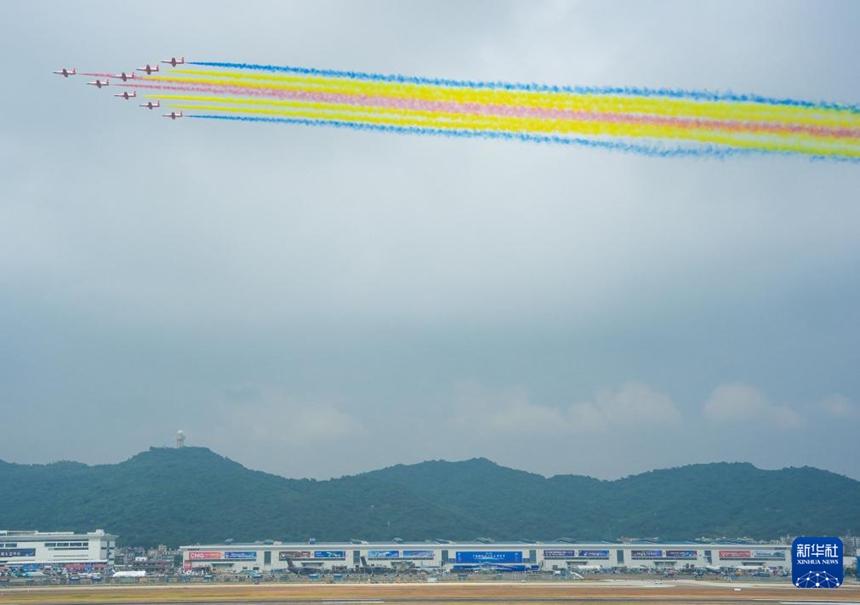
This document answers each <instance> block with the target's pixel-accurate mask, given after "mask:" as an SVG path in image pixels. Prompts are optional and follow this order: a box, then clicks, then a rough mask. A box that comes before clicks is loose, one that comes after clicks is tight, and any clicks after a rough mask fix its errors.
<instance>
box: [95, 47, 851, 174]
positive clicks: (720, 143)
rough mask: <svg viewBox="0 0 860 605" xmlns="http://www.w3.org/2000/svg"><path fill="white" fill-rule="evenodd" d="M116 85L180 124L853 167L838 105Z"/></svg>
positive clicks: (139, 81) (330, 75)
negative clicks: (177, 116) (215, 122)
mask: <svg viewBox="0 0 860 605" xmlns="http://www.w3.org/2000/svg"><path fill="white" fill-rule="evenodd" d="M92 75H96V74H92ZM100 75H105V76H106V75H107V74H100ZM116 85H117V86H123V87H127V88H133V89H136V90H137V89H139V90H140V91H141V92H142V93H143V92H147V91H148V92H149V94H147V95H146V96H147V97H149V98H152V99H160V100H162V102H163V104H164V107H166V108H170V109H173V110H182V111H183V112H184V115H185V116H186V117H200V118H206V119H222V120H231V119H232V120H235V121H245V122H259V123H288V124H301V125H306V126H325V125H328V126H333V127H338V128H349V129H353V130H373V131H377V132H391V133H402V134H413V135H444V136H454V137H465V138H476V137H479V138H490V139H503V140H519V141H529V142H538V143H556V144H568V145H580V146H591V147H596V148H602V149H612V150H619V151H626V152H632V153H639V154H644V155H654V156H660V157H673V156H706V157H726V156H730V155H737V154H749V153H757V154H782V155H805V156H808V157H815V158H826V159H831V160H848V161H860V107H858V106H856V105H846V104H838V103H827V102H811V101H803V100H794V99H780V98H768V97H762V96H757V95H738V94H735V93H715V92H707V91H692V90H679V89H645V88H625V87H616V88H613V87H603V88H596V87H577V86H567V87H564V86H548V85H544V84H514V83H506V82H473V81H467V80H445V79H432V78H421V77H414V76H403V75H383V74H373V73H363V72H348V71H336V70H319V69H311V68H299V67H290V66H283V67H279V66H271V65H254V64H245V63H216V62H195V63H188V64H186V65H183V66H181V67H180V68H178V69H165V70H164V71H162V72H160V73H158V74H152V75H137V76H136V77H135V79H134V80H128V81H126V82H124V83H119V82H117V83H116Z"/></svg>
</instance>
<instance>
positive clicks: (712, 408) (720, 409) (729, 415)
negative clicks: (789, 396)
mask: <svg viewBox="0 0 860 605" xmlns="http://www.w3.org/2000/svg"><path fill="white" fill-rule="evenodd" d="M702 411H703V413H704V415H705V417H706V418H707V419H709V420H712V421H714V422H717V423H721V424H737V423H755V424H768V425H771V426H775V427H777V428H781V429H790V428H797V427H800V426H803V425H804V424H805V422H804V420H803V417H802V416H801V415H800V414H798V413H797V412H795V411H794V410H792V409H790V408H788V407H785V406H779V405H775V404H773V403H771V402H770V401H768V399H767V397H765V395H764V394H763V393H762V392H761V391H759V390H758V389H756V388H755V387H752V386H750V385H747V384H742V383H732V384H724V385H720V386H719V387H717V388H716V389H714V392H713V393H712V394H711V398H710V399H709V400H708V401H707V402H705V405H704V407H703V410H702Z"/></svg>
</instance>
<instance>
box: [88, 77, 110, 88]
mask: <svg viewBox="0 0 860 605" xmlns="http://www.w3.org/2000/svg"><path fill="white" fill-rule="evenodd" d="M87 84H89V85H90V86H97V87H99V88H101V87H102V86H110V78H105V81H104V82H102V81H101V80H96V81H95V82H87Z"/></svg>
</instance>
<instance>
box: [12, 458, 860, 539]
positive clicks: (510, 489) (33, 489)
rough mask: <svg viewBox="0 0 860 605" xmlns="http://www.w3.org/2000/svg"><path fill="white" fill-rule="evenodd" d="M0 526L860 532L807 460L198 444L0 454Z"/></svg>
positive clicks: (171, 532)
mask: <svg viewBox="0 0 860 605" xmlns="http://www.w3.org/2000/svg"><path fill="white" fill-rule="evenodd" d="M0 486H2V489H0V491H2V494H3V496H2V499H3V500H2V503H3V505H2V506H0V528H3V529H38V530H41V531H52V530H63V531H92V530H94V529H96V528H103V529H105V530H106V531H108V532H111V533H115V534H118V535H119V536H120V544H126V545H132V544H133V545H141V546H150V545H155V544H168V545H170V546H177V545H180V544H195V543H209V542H221V541H223V540H224V539H226V538H233V539H235V540H236V541H254V540H263V539H274V540H283V541H291V542H296V541H306V540H308V539H309V538H316V539H317V540H318V541H346V540H349V539H356V538H357V539H363V540H370V541H377V540H378V541H383V540H391V539H393V538H395V537H398V538H402V539H404V540H409V541H424V540H432V539H438V538H444V539H449V540H474V539H475V538H477V537H491V538H493V539H494V540H498V541H502V540H520V539H533V540H544V541H550V540H556V539H559V538H570V539H574V540H580V541H589V540H617V539H618V538H619V537H621V536H629V537H659V538H660V539H661V540H682V539H693V538H698V537H700V536H708V537H714V538H720V537H726V538H729V539H733V538H736V537H739V536H745V537H751V538H755V539H764V540H767V539H775V538H778V537H779V536H784V535H845V534H846V533H853V534H856V533H857V532H860V507H858V506H857V504H856V503H857V502H858V501H860V481H855V480H853V479H850V478H848V477H844V476H841V475H836V474H834V473H830V472H827V471H823V470H819V469H814V468H809V467H803V468H786V469H782V470H776V471H766V470H761V469H758V468H756V467H754V466H753V465H751V464H746V463H714V464H697V465H690V466H684V467H679V468H672V469H664V470H655V471H650V472H647V473H643V474H640V475H634V476H630V477H625V478H623V479H618V480H614V481H601V480H598V479H593V478H590V477H582V476H576V475H559V476H555V477H551V478H545V477H543V476H541V475H536V474H532V473H527V472H524V471H518V470H514V469H509V468H505V467H502V466H499V465H497V464H494V463H493V462H490V461H489V460H485V459H473V460H466V461H462V462H445V461H429V462H422V463H420V464H414V465H408V466H407V465H397V466H392V467H389V468H385V469H381V470H378V471H373V472H369V473H363V474H360V475H354V476H348V477H342V478H339V479H331V480H327V481H315V480H309V479H300V480H299V479H287V478H284V477H280V476H277V475H272V474H268V473H263V472H259V471H253V470H250V469H247V468H245V467H244V466H242V465H240V464H239V463H237V462H234V461H232V460H229V459H227V458H224V457H222V456H219V455H218V454H215V453H214V452H212V451H210V450H208V449H206V448H192V447H186V448H181V449H172V448H152V449H150V450H149V451H146V452H142V453H140V454H138V455H136V456H134V457H132V458H130V459H129V460H126V461H125V462H122V463H119V464H110V465H97V466H87V465H85V464H80V463H76V462H57V463H53V464H45V465H23V464H12V463H7V462H3V461H0Z"/></svg>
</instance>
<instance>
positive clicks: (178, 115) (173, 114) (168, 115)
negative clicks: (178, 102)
mask: <svg viewBox="0 0 860 605" xmlns="http://www.w3.org/2000/svg"><path fill="white" fill-rule="evenodd" d="M162 115H163V116H164V117H165V118H170V119H171V120H175V119H176V118H181V117H182V112H181V111H180V112H179V113H176V112H175V111H171V112H170V113H165V114H162Z"/></svg>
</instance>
